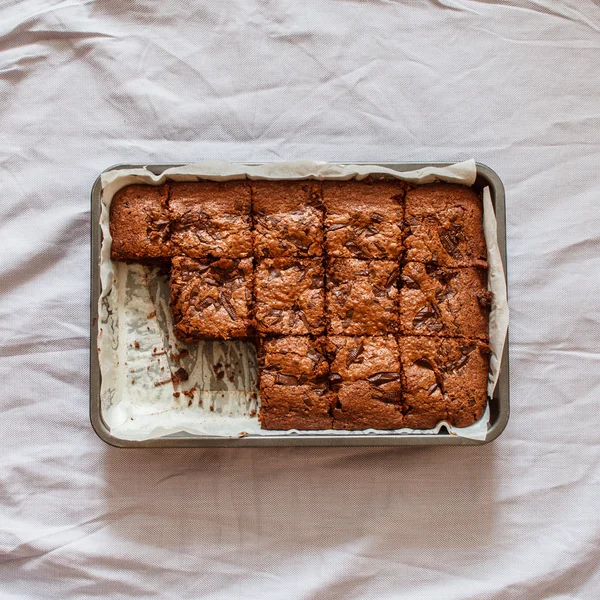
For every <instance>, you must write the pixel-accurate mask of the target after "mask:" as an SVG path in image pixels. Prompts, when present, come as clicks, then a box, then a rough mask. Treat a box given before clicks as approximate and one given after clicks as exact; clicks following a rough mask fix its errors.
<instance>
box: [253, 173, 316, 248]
mask: <svg viewBox="0 0 600 600" xmlns="http://www.w3.org/2000/svg"><path fill="white" fill-rule="evenodd" d="M251 186H252V204H253V211H254V256H255V257H256V258H258V259H261V258H276V257H278V256H289V257H301V258H304V257H314V256H321V255H322V253H323V206H322V201H321V184H320V182H317V181H310V180H306V181H252V182H251Z"/></svg>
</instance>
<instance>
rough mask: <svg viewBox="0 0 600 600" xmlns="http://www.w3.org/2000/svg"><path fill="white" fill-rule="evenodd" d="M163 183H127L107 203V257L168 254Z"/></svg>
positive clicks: (166, 197) (130, 257)
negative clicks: (110, 246) (109, 236)
mask: <svg viewBox="0 0 600 600" xmlns="http://www.w3.org/2000/svg"><path fill="white" fill-rule="evenodd" d="M168 197H169V188H168V186H166V185H161V186H153V185H137V184H135V185H128V186H126V187H124V188H122V189H120V190H119V191H118V192H117V193H116V194H115V195H114V197H113V199H112V203H111V207H110V235H111V237H112V248H111V257H112V258H113V260H138V259H146V258H164V257H169V256H171V254H172V252H171V244H170V242H169V235H170V227H169V211H168V209H167V201H168Z"/></svg>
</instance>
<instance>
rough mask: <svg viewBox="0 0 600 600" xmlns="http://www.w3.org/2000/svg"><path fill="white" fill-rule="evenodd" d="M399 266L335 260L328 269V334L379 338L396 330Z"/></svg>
mask: <svg viewBox="0 0 600 600" xmlns="http://www.w3.org/2000/svg"><path fill="white" fill-rule="evenodd" d="M399 276H400V267H399V265H398V264H397V263H395V262H392V261H389V260H357V259H353V258H337V259H333V260H332V261H330V263H329V265H328V267H327V297H326V306H327V319H328V332H329V333H330V334H344V335H365V334H370V335H382V334H385V333H394V332H395V331H397V329H398V289H397V287H396V282H397V280H398V278H399Z"/></svg>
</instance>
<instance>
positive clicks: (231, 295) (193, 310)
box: [171, 256, 252, 342]
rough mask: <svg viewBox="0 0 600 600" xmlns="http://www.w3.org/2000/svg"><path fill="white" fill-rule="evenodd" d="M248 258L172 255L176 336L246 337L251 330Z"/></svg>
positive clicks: (187, 339)
mask: <svg viewBox="0 0 600 600" xmlns="http://www.w3.org/2000/svg"><path fill="white" fill-rule="evenodd" d="M251 290H252V259H250V258H245V259H228V258H221V259H217V260H214V261H210V260H197V259H193V258H188V257H181V256H176V257H174V258H173V267H172V271H171V310H172V313H173V322H174V326H173V331H174V332H175V335H176V336H177V338H178V339H180V340H182V341H184V342H194V341H197V340H200V339H223V340H227V339H232V338H244V337H248V336H249V335H250V334H251V332H252V319H251V300H252V293H251Z"/></svg>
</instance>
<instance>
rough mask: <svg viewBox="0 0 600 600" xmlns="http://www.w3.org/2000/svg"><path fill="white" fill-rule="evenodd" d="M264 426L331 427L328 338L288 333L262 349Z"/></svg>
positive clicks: (287, 427) (260, 354) (261, 420)
mask: <svg viewBox="0 0 600 600" xmlns="http://www.w3.org/2000/svg"><path fill="white" fill-rule="evenodd" d="M259 364H260V371H259V373H260V397H261V409H260V415H259V419H260V422H261V427H262V428H263V429H306V430H313V429H331V424H332V416H331V412H330V408H331V400H332V395H331V393H330V392H329V390H328V385H327V377H328V373H329V365H328V363H327V359H326V358H325V340H324V339H323V338H317V339H314V340H313V339H311V338H308V337H298V336H287V337H282V338H276V339H269V340H264V341H263V342H262V343H261V345H260V350H259Z"/></svg>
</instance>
